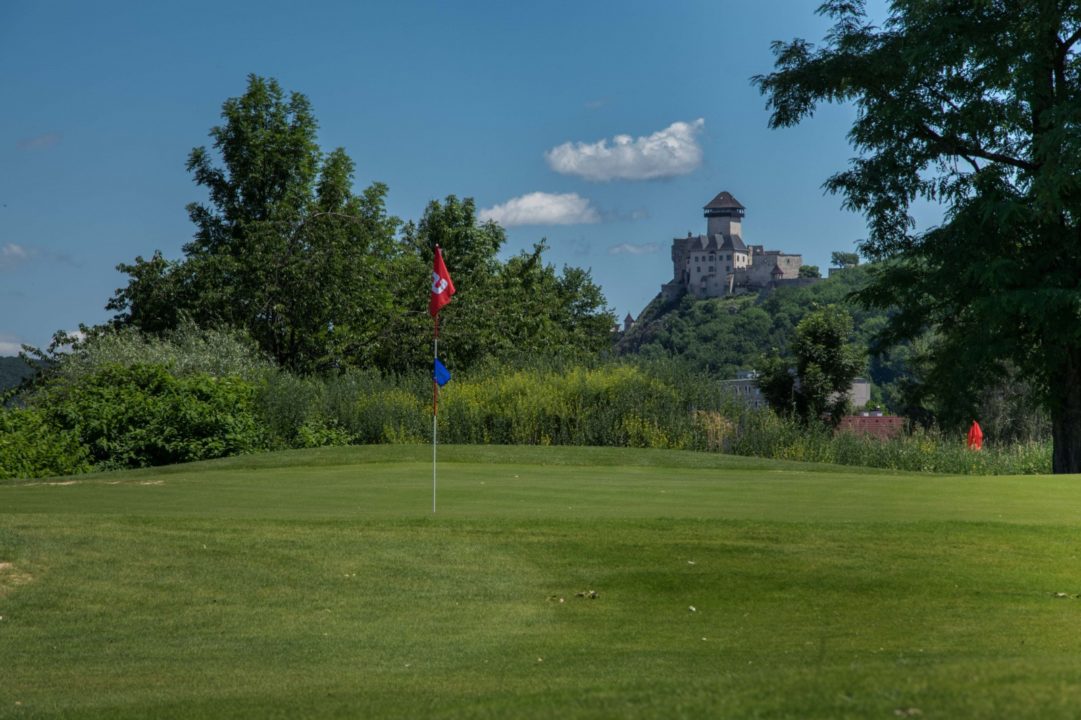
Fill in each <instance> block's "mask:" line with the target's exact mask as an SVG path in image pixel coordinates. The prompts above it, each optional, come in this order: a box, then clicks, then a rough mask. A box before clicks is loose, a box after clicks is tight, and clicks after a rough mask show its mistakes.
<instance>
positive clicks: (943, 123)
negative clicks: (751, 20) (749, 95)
mask: <svg viewBox="0 0 1081 720" xmlns="http://www.w3.org/2000/svg"><path fill="white" fill-rule="evenodd" d="M820 12H821V13H824V14H826V15H828V16H830V17H831V18H832V19H833V20H834V26H833V29H832V30H831V31H830V33H829V34H828V35H827V36H826V39H825V43H824V45H823V46H821V47H817V48H816V47H815V46H813V45H811V44H810V43H808V42H806V41H804V40H799V39H797V40H794V41H792V42H788V43H776V44H775V46H774V51H775V54H776V67H775V71H774V72H773V73H772V74H769V75H764V76H760V77H758V78H756V82H757V83H758V85H759V87H760V89H761V90H762V92H763V93H765V94H766V95H767V96H768V103H769V107H770V109H771V110H772V118H771V125H772V126H773V127H780V126H790V125H794V124H797V123H799V122H801V121H802V120H804V119H805V118H807V117H809V116H810V115H812V114H813V112H814V110H815V108H816V107H817V105H818V104H819V103H822V102H850V103H854V104H855V105H856V107H857V108H858V111H859V113H858V117H857V119H856V120H855V121H854V123H853V125H852V128H851V131H850V132H849V139H850V141H851V143H852V145H853V146H854V148H855V149H856V151H857V156H856V157H855V158H854V159H853V160H851V162H850V164H849V167H848V168H847V169H846V170H844V171H842V172H839V173H838V174H836V175H834V176H833V177H831V178H829V180H828V181H827V182H826V187H827V188H828V189H830V190H831V191H833V192H837V193H840V194H842V195H843V197H844V199H845V205H846V206H847V207H848V208H850V209H854V210H857V211H860V212H863V213H864V214H865V215H866V217H867V219H868V225H869V237H868V238H867V240H866V241H864V242H863V243H862V244H861V246H860V251H861V253H862V254H863V255H864V256H865V257H868V258H871V259H873V260H879V261H882V262H881V263H880V266H879V269H878V270H877V272H876V273H875V275H874V279H873V281H872V283H871V285H870V287H869V288H868V289H867V290H865V291H864V292H863V293H862V298H863V299H864V300H865V301H867V302H869V303H872V304H876V305H878V306H880V307H885V306H891V305H893V306H897V307H898V308H899V309H900V310H899V312H898V313H897V314H896V316H895V317H894V318H893V320H892V322H891V323H890V325H889V328H888V331H887V333H886V336H885V339H886V340H895V339H899V338H905V337H914V336H916V335H917V334H919V333H923V332H925V331H927V330H928V329H931V330H933V331H934V334H933V337H934V338H935V342H934V343H933V344H932V346H931V350H930V353H931V357H930V359H931V361H932V362H931V367H932V371H931V374H930V376H929V378H928V379H929V381H930V382H931V383H932V385H933V386H934V387H936V388H939V389H940V391H941V392H943V393H946V392H950V393H952V395H953V398H954V401H955V402H963V400H962V399H963V398H969V399H970V400H969V402H971V403H975V399H976V394H975V393H973V392H972V390H973V389H974V388H975V387H978V386H980V385H981V384H983V383H986V382H989V381H992V380H994V379H995V378H996V377H998V376H1000V375H1002V374H1003V373H1007V372H1019V373H1020V374H1021V375H1022V376H1023V377H1025V378H1026V379H1028V380H1030V381H1031V382H1032V387H1033V388H1034V389H1035V392H1036V393H1037V394H1038V396H1039V399H1040V400H1041V401H1042V402H1043V403H1044V404H1045V405H1046V406H1047V407H1048V408H1049V410H1050V412H1051V417H1052V427H1053V437H1054V461H1053V465H1054V470H1055V472H1078V471H1081V125H1079V122H1081V59H1079V57H1078V53H1077V43H1078V41H1079V40H1081V3H1078V2H1073V1H1066V0H988V1H987V2H971V0H946V1H942V2H926V1H925V0H893V2H891V3H890V9H889V15H888V17H887V18H886V19H885V22H884V23H883V24H882V25H881V26H880V27H878V26H874V25H872V24H871V23H870V21H869V20H868V18H867V16H866V14H865V12H864V3H863V2H862V0H832V1H830V2H827V3H825V4H824V5H822V7H821V8H820ZM919 200H928V201H931V202H934V203H939V204H941V205H942V206H943V207H944V208H945V209H946V214H945V218H944V220H943V222H942V224H941V225H940V226H939V227H936V228H933V229H931V230H929V231H926V232H922V233H916V232H914V230H913V228H914V224H913V222H912V220H911V217H910V207H911V206H912V204H913V203H914V202H916V201H919Z"/></svg>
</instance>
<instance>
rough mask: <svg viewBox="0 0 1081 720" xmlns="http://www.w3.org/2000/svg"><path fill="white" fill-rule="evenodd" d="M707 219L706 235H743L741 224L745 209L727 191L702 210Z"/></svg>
mask: <svg viewBox="0 0 1081 720" xmlns="http://www.w3.org/2000/svg"><path fill="white" fill-rule="evenodd" d="M702 209H703V210H704V211H705V212H704V215H705V217H706V235H709V236H713V235H717V234H718V233H723V234H725V235H741V234H742V231H741V224H742V221H743V211H744V210H745V208H744V207H743V206H742V205H740V204H739V200H736V199H735V198H734V197H732V196H731V195H730V194H729V193H728V192H727V191H726V192H722V193H719V194H718V195H717V197H715V198H713V199H712V200H710V201H709V204H708V205H706V206H705V207H704V208H702Z"/></svg>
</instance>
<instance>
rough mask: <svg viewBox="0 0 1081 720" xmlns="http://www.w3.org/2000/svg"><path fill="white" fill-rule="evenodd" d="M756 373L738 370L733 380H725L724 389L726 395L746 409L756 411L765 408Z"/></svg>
mask: <svg viewBox="0 0 1081 720" xmlns="http://www.w3.org/2000/svg"><path fill="white" fill-rule="evenodd" d="M757 382H758V373H756V372H755V371H754V370H740V371H739V372H737V373H736V378H735V380H725V381H724V388H725V390H726V391H727V392H728V394H729V395H730V396H731V397H732V398H734V399H735V400H737V401H739V402H740V403H742V404H743V405H746V406H747V407H752V408H755V409H756V410H757V409H758V408H761V407H765V406H766V400H765V398H763V397H762V391H761V390H759V389H758V385H757Z"/></svg>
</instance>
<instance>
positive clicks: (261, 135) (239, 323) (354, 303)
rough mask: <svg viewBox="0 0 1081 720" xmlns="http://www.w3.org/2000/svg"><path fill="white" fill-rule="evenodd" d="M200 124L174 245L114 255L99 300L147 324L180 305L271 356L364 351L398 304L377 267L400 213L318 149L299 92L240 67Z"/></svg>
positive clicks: (312, 365)
mask: <svg viewBox="0 0 1081 720" xmlns="http://www.w3.org/2000/svg"><path fill="white" fill-rule="evenodd" d="M222 117H223V119H224V124H223V125H220V126H217V127H214V128H212V129H211V131H210V135H211V137H212V138H213V140H214V149H215V150H216V151H217V153H218V155H219V156H220V159H221V162H222V165H221V166H220V167H219V166H216V165H215V164H214V163H213V160H212V157H211V154H210V152H208V151H207V149H206V148H203V147H199V148H195V149H194V150H192V152H191V155H190V156H189V158H188V170H189V171H191V172H192V174H193V176H194V178H195V182H196V184H197V185H200V186H202V187H204V188H206V191H207V193H208V195H209V204H208V205H203V204H200V203H192V204H191V205H189V206H188V213H189V216H190V217H191V220H192V222H193V223H194V224H195V226H196V233H195V237H194V239H193V240H192V241H191V242H190V243H188V244H187V245H185V247H184V253H185V258H184V259H183V260H181V261H176V262H171V261H166V260H165V259H164V258H162V256H161V255H160V254H159V253H155V255H154V256H153V257H152V258H151V259H150V260H143V259H142V258H137V259H136V261H135V264H134V265H121V266H120V267H119V269H120V270H121V271H122V272H125V273H127V274H128V275H129V276H130V278H131V279H130V281H129V284H128V286H127V287H126V288H121V289H119V290H118V291H117V293H116V295H115V296H114V297H113V299H112V300H111V301H110V303H109V305H108V308H109V309H111V310H115V311H117V312H118V315H117V318H116V321H117V322H118V323H120V324H130V325H133V326H135V327H137V328H139V329H140V330H143V331H146V332H152V333H158V332H162V331H167V330H171V329H173V328H175V327H177V326H178V325H179V324H180V322H181V320H182V319H183V318H185V317H187V318H190V319H192V320H193V321H195V322H196V323H197V324H199V325H203V326H219V325H229V326H232V327H236V328H242V329H244V330H246V331H247V332H248V333H250V334H251V336H252V337H253V338H255V340H256V341H257V342H258V343H259V346H260V347H261V348H263V350H264V351H265V352H267V353H268V354H269V355H270V356H271V357H273V358H274V359H275V360H276V361H277V362H278V363H280V364H281V365H283V366H285V367H289V368H293V369H296V370H301V371H311V370H316V369H320V368H330V367H338V366H340V365H341V364H342V363H348V362H363V361H364V360H365V359H367V355H368V354H369V353H370V349H371V348H370V346H371V345H373V343H374V342H375V339H376V338H377V337H378V336H379V334H380V332H381V330H382V328H383V326H384V324H385V322H386V320H387V318H388V317H389V316H390V315H392V314H393V313H394V312H395V311H396V308H395V306H394V297H393V295H392V294H391V290H392V288H391V287H389V286H388V284H387V283H386V282H381V281H380V280H379V279H378V278H379V276H380V275H381V274H382V273H385V272H387V271H388V269H389V268H388V266H387V264H388V263H389V262H390V261H391V260H392V259H393V256H394V253H395V252H396V247H395V244H394V242H393V235H394V231H395V228H396V227H397V225H398V221H397V220H396V219H395V218H392V217H389V216H388V215H387V214H386V210H385V207H384V197H385V195H386V187H385V186H383V185H380V184H378V183H376V184H374V185H372V186H370V187H369V188H367V189H366V190H364V191H363V192H361V193H360V194H359V195H354V194H353V192H352V189H351V186H352V178H353V170H354V167H353V162H352V160H350V159H349V157H348V156H347V155H346V154H345V152H344V151H343V150H341V149H337V150H334V151H332V152H330V153H329V154H327V155H325V156H324V155H323V153H322V152H321V151H320V149H319V147H318V145H317V144H316V141H315V133H316V128H317V123H316V120H315V117H314V115H313V114H312V111H311V107H310V105H309V103H308V100H307V98H305V97H304V96H303V95H301V94H299V93H292V94H291V95H290V96H289V97H288V98H286V97H285V94H284V92H283V91H282V90H281V88H280V87H279V85H278V84H277V82H275V81H274V80H265V79H263V78H260V77H257V76H254V75H252V76H250V77H249V79H248V89H247V92H246V93H245V94H244V95H243V96H241V97H239V98H232V99H230V100H227V101H226V102H225V104H224V105H223V108H222Z"/></svg>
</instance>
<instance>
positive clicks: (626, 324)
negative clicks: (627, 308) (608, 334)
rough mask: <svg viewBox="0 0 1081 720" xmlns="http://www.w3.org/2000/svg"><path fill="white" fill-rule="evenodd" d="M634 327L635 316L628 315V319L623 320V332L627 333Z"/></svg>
mask: <svg viewBox="0 0 1081 720" xmlns="http://www.w3.org/2000/svg"><path fill="white" fill-rule="evenodd" d="M632 327H634V316H633V315H631V314H630V313H627V317H625V318H623V332H627V331H628V330H630V329H631V328H632Z"/></svg>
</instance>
